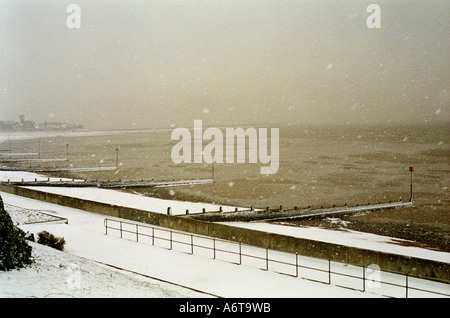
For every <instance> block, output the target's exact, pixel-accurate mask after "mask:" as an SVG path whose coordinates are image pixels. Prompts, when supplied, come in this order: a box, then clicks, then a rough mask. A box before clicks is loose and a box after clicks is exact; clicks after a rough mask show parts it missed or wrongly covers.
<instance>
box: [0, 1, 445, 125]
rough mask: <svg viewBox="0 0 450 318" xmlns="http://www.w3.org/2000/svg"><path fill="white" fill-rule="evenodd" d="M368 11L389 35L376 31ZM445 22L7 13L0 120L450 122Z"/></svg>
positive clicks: (170, 4) (439, 18)
mask: <svg viewBox="0 0 450 318" xmlns="http://www.w3.org/2000/svg"><path fill="white" fill-rule="evenodd" d="M71 3H77V4H79V5H80V8H81V28H80V29H69V28H68V27H67V26H66V19H67V17H68V16H69V13H67V12H66V8H67V6H68V5H69V4H71ZM371 3H376V4H378V5H379V6H380V8H381V29H369V28H368V27H367V26H366V19H367V17H368V16H369V15H370V13H367V12H366V8H367V6H368V5H369V4H371ZM449 13H450V10H449V2H448V1H433V0H425V1H417V0H411V1H394V0H389V1H387V0H383V1H381V0H380V1H374V0H371V1H364V0H361V1H359V0H355V1H350V0H349V1H331V0H328V1H325V0H322V1H320V0H292V1H268V0H255V1H249V0H241V1H237V0H228V1H213V0H204V1H194V0H184V1H150V0H148V1H138V0H134V1H131V0H123V1H116V0H109V1H97V0H95V1H94V0H90V1H63V0H54V1H49V0H47V1H26V0H14V1H7V0H1V1H0V120H6V119H15V120H18V117H19V115H20V114H24V115H25V116H26V117H27V119H30V120H35V121H37V122H43V121H65V122H76V123H84V124H85V125H86V126H87V127H88V128H101V129H112V128H149V127H168V126H170V125H175V126H185V127H187V126H192V125H193V120H194V119H202V120H203V122H204V125H205V126H206V125H227V124H228V125H231V124H263V123H264V124H267V123H292V124H297V123H300V124H303V123H305V124H313V123H314V124H330V123H338V124H345V123H369V124H372V123H380V122H383V123H389V124H403V123H410V122H414V123H425V122H427V123H434V122H446V121H447V122H448V119H449V115H448V110H449V101H450V98H449V82H450V81H449V74H450V72H449V71H450V70H449V64H448V63H449V61H450V58H449V57H450V56H449V41H448V39H449V25H448V16H449Z"/></svg>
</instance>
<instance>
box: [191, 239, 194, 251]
mask: <svg viewBox="0 0 450 318" xmlns="http://www.w3.org/2000/svg"><path fill="white" fill-rule="evenodd" d="M191 254H192V255H193V254H194V237H193V236H192V234H191Z"/></svg>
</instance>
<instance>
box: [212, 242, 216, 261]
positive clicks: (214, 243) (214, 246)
mask: <svg viewBox="0 0 450 318" xmlns="http://www.w3.org/2000/svg"><path fill="white" fill-rule="evenodd" d="M213 251H214V257H213V259H216V239H215V238H213Z"/></svg>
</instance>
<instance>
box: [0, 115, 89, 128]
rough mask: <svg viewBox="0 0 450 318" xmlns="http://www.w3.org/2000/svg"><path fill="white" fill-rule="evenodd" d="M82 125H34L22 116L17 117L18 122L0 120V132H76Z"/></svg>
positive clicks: (55, 123)
mask: <svg viewBox="0 0 450 318" xmlns="http://www.w3.org/2000/svg"><path fill="white" fill-rule="evenodd" d="M83 128H84V126H83V125H79V124H68V123H58V122H44V123H39V124H36V123H35V122H34V121H32V120H25V116H24V115H20V116H19V121H18V122H17V121H14V120H0V130H3V131H24V130H25V131H30V130H78V129H83Z"/></svg>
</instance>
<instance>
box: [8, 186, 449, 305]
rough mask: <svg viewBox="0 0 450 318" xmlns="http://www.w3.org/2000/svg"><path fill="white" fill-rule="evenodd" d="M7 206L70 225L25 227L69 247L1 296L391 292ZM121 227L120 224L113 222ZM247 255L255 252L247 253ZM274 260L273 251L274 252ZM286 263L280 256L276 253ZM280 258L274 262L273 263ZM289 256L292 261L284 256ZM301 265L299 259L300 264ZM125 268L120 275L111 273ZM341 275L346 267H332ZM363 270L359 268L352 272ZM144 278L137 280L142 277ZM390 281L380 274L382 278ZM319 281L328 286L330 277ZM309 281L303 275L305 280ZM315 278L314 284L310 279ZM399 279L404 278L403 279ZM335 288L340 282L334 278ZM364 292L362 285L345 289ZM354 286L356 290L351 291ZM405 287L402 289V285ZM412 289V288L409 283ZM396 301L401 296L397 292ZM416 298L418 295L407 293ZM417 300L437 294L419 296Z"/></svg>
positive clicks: (86, 219) (38, 250)
mask: <svg viewBox="0 0 450 318" xmlns="http://www.w3.org/2000/svg"><path fill="white" fill-rule="evenodd" d="M0 195H1V196H2V198H3V200H4V202H5V204H6V205H7V207H8V206H9V205H14V206H15V207H22V208H25V209H30V210H44V211H45V212H46V213H51V214H54V215H56V216H59V217H64V218H67V219H68V221H69V222H68V224H65V223H61V222H57V223H37V224H21V225H20V227H21V228H22V229H24V230H25V231H28V232H31V233H35V234H36V233H38V232H40V231H42V230H47V231H49V232H50V233H52V234H54V235H56V236H63V237H64V238H65V240H66V246H65V251H64V252H60V251H56V250H53V249H51V248H49V247H44V246H38V245H36V244H32V245H33V247H34V249H33V251H34V252H33V253H34V255H35V258H36V263H35V264H34V265H32V266H31V267H28V268H25V269H21V270H14V271H10V272H1V273H0V297H1V296H3V297H210V296H220V297H226V298H239V297H245V298H248V297H250V298H253V297H256V298H277V297H284V298H292V297H295V298H297V297H381V296H382V295H390V294H389V292H390V291H387V292H386V291H384V290H381V289H377V288H373V289H370V288H368V289H366V292H361V291H358V290H352V289H347V288H342V287H339V286H337V285H335V284H333V283H332V284H331V285H327V284H323V283H317V282H314V281H309V280H305V279H302V278H300V277H291V276H287V275H281V274H279V273H277V269H275V268H273V269H272V264H271V265H270V266H271V270H269V271H264V270H261V267H264V266H263V265H262V264H259V265H257V264H256V265H255V264H253V261H251V260H246V259H244V260H243V262H242V265H236V264H235V262H236V260H234V261H233V260H230V259H227V258H226V257H225V256H222V257H221V256H219V255H218V257H217V258H216V259H213V258H212V257H211V255H208V253H209V254H210V253H211V252H210V251H206V252H203V253H202V252H198V251H196V252H195V253H194V255H190V253H189V252H188V251H183V249H182V248H174V249H173V250H168V249H167V246H164V244H163V243H161V244H155V246H153V245H152V244H150V243H149V242H144V240H142V239H140V240H139V242H136V241H135V240H134V239H133V237H134V236H133V235H131V237H128V238H126V237H124V238H123V239H121V238H120V237H119V236H118V234H117V233H116V234H115V235H114V233H111V234H108V235H105V228H104V218H105V217H104V216H103V215H101V214H96V213H90V212H86V211H82V210H78V209H73V208H68V207H63V206H58V205H55V204H51V203H47V202H42V201H38V200H33V199H29V198H24V197H20V196H16V195H12V194H8V193H2V192H0ZM116 220H117V219H116ZM249 249H250V251H247V252H248V253H257V249H256V248H255V249H254V250H253V249H252V248H249ZM271 253H272V252H271ZM279 254H280V255H278V256H279V257H283V255H281V254H283V253H279ZM234 257H235V258H236V256H234ZM273 257H275V256H273ZM286 257H291V256H289V255H288V256H286ZM303 261H304V260H303V259H302V260H301V262H303ZM105 264H110V265H112V266H114V267H116V268H117V267H118V268H122V269H123V270H117V269H114V268H111V267H108V266H106V265H105ZM307 265H308V266H313V267H317V268H323V267H324V263H323V261H322V260H314V259H309V260H308V263H307ZM332 266H333V269H334V270H337V267H339V266H340V267H339V271H340V270H343V269H344V268H345V267H346V266H342V265H339V264H333V265H332ZM355 270H358V269H355ZM138 273H139V274H138ZM387 275H389V274H387V273H386V274H382V276H381V279H382V280H383V279H384V278H385V276H387ZM322 276H324V277H321V278H319V279H321V280H322V281H326V279H327V274H326V273H322ZM303 277H304V276H303ZM313 279H316V277H313ZM398 279H399V280H402V279H403V278H402V277H400V278H398ZM332 280H333V282H335V283H336V284H337V278H335V277H334V276H333V278H332ZM339 284H340V285H341V284H344V285H345V284H350V287H353V288H356V289H358V288H361V282H360V281H359V280H357V281H356V282H341V283H339ZM352 284H355V285H354V286H352ZM400 284H401V282H400ZM410 284H413V283H412V282H410ZM416 284H419V285H416V286H420V288H426V289H429V288H431V289H433V290H437V291H440V292H446V291H447V292H448V286H447V285H442V284H438V285H437V286H436V284H435V283H432V282H421V281H418V282H416ZM393 293H394V296H398V297H403V296H404V294H405V291H404V289H402V288H397V290H396V291H393ZM409 296H410V297H413V296H414V293H413V292H412V291H410V292H409ZM416 296H419V297H427V296H433V295H432V294H428V295H427V294H416Z"/></svg>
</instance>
